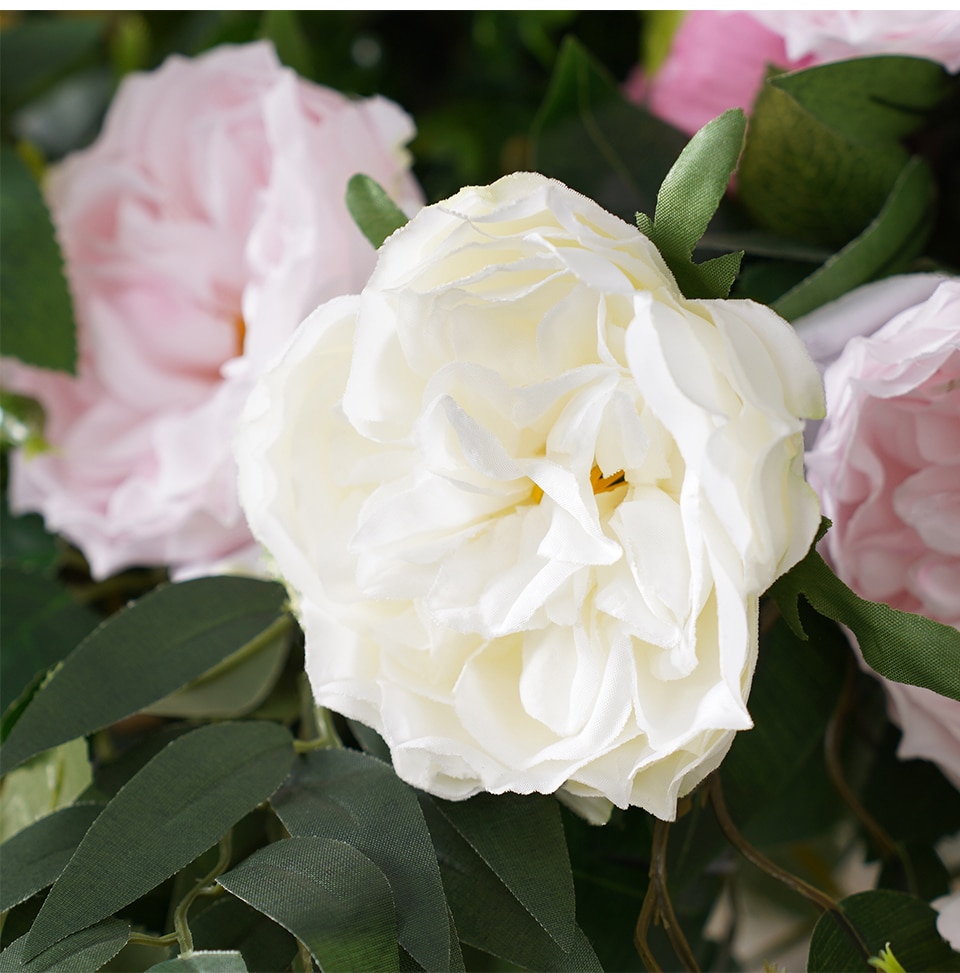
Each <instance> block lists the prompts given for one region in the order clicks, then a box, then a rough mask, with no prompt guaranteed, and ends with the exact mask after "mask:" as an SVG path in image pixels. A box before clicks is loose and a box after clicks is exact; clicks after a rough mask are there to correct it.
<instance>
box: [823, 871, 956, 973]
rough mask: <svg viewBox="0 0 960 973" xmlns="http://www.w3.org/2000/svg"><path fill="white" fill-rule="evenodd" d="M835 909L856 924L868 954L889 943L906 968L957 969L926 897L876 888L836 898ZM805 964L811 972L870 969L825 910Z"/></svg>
mask: <svg viewBox="0 0 960 973" xmlns="http://www.w3.org/2000/svg"><path fill="white" fill-rule="evenodd" d="M840 908H841V909H843V911H844V912H845V913H846V915H847V917H848V918H849V919H850V921H851V922H852V923H853V924H854V926H856V928H857V931H858V932H859V933H860V935H861V937H862V938H863V940H864V942H865V944H866V946H867V948H868V949H869V950H870V951H871V952H870V955H871V956H876V955H877V954H878V953H879V952H880V950H881V949H883V948H884V947H885V946H886V945H887V944H888V943H889V945H890V948H891V949H892V950H893V954H894V956H896V958H897V961H898V962H899V963H900V965H901V966H902V967H903V968H904V969H905V970H909V971H910V973H926V971H933V970H937V971H941V973H947V971H956V970H960V954H958V953H955V952H954V951H953V950H952V949H951V948H950V947H949V946H948V945H947V943H946V942H944V940H943V939H941V938H940V935H939V933H938V932H937V927H936V922H937V913H936V911H935V910H934V909H932V908H931V907H930V906H929V905H927V903H926V902H923V901H922V900H920V899H917V898H915V897H914V896H912V895H906V894H905V893H903V892H891V891H889V890H887V889H877V890H874V891H871V892H858V893H857V894H856V895H851V896H848V897H847V898H845V899H843V900H841V902H840ZM807 969H808V970H810V973H826V971H830V973H844V971H848V970H849V971H851V973H853V971H856V973H863V971H866V970H872V969H873V968H872V967H870V966H867V964H866V963H865V962H864V957H863V956H861V955H860V952H859V950H857V948H856V947H855V946H854V944H853V943H851V941H850V939H849V938H848V937H847V935H846V933H845V931H844V930H843V929H842V928H841V927H840V925H839V924H838V923H837V921H836V919H835V918H834V917H833V915H831V913H829V912H826V913H824V914H823V915H822V916H821V917H820V921H819V922H818V923H817V925H816V928H815V929H814V930H813V939H812V940H811V941H810V956H809V959H808V960H807Z"/></svg>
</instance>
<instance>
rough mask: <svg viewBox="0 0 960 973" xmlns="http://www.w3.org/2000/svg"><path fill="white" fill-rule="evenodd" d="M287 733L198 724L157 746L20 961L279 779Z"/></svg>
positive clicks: (162, 874) (78, 925)
mask: <svg viewBox="0 0 960 973" xmlns="http://www.w3.org/2000/svg"><path fill="white" fill-rule="evenodd" d="M292 761H293V746H292V740H291V738H290V734H289V733H288V732H287V731H286V730H285V729H284V728H283V727H282V726H279V725H278V724H276V723H220V724H213V725H208V726H202V727H200V728H199V729H196V730H194V731H193V732H192V733H188V734H187V735H186V736H182V737H180V738H179V739H177V740H174V741H173V742H172V743H171V744H170V745H169V746H167V747H166V748H165V749H164V750H161V751H160V753H159V754H157V756H156V757H154V758H153V760H151V761H150V763H148V764H147V765H146V766H145V767H144V768H143V769H142V770H141V771H140V772H139V773H138V774H137V775H136V776H134V777H133V778H132V779H131V780H130V781H129V783H128V784H127V785H126V786H125V787H124V788H123V789H122V790H121V791H120V792H119V793H118V794H117V796H116V797H114V798H113V800H112V801H111V802H110V803H109V804H108V805H107V806H106V807H105V808H104V809H103V811H102V812H101V813H100V816H99V817H98V818H97V820H96V821H95V822H94V823H93V825H92V826H91V827H90V830H89V831H88V832H87V834H86V836H85V837H84V839H83V841H81V842H80V846H79V847H78V848H77V850H76V852H75V853H74V855H73V857H72V858H71V859H70V861H69V862H68V863H67V866H66V868H65V869H64V870H63V873H62V874H61V876H60V878H59V879H58V880H57V882H56V884H55V885H54V886H53V888H52V889H51V890H50V894H49V895H48V896H47V899H46V901H45V902H44V904H43V908H42V909H41V910H40V914H39V915H38V916H37V918H36V921H35V922H34V924H33V929H32V930H31V931H30V935H29V940H28V946H29V948H28V950H27V953H26V955H28V956H33V955H36V954H37V953H38V952H40V951H41V950H43V949H46V948H47V947H48V946H50V945H51V944H52V943H55V942H57V940H59V939H61V938H62V937H63V936H67V935H69V934H70V933H72V932H75V931H76V930H78V929H83V928H84V927H86V926H88V925H90V924H91V923H93V922H96V921H97V920H99V919H102V918H104V917H105V916H109V915H111V914H112V913H114V912H116V911H117V910H118V909H121V908H123V907H124V906H125V905H127V904H128V903H130V902H133V901H134V900H135V899H137V898H139V897H140V896H141V895H143V894H144V893H145V892H148V891H150V889H152V888H154V886H156V885H158V884H159V883H160V882H162V881H163V880H164V879H166V878H168V877H169V876H171V875H173V874H174V872H176V871H178V870H179V869H180V868H183V866H184V865H187V864H189V862H191V861H192V860H193V859H194V858H196V857H197V855H199V854H201V853H202V852H203V851H205V850H206V849H207V848H209V847H210V846H211V845H213V844H215V843H216V842H217V841H219V839H220V837H221V836H222V835H223V834H224V833H225V832H226V831H227V830H228V829H229V828H230V827H232V826H233V825H234V824H235V823H236V822H237V821H239V820H240V818H242V817H243V816H244V815H245V814H247V813H248V812H249V811H252V810H253V808H255V807H256V806H257V805H258V804H259V803H260V802H261V801H264V800H266V799H267V798H268V797H269V796H270V795H271V794H272V793H273V792H274V791H275V790H276V789H277V787H279V786H280V784H281V783H282V782H283V779H284V777H286V775H287V771H288V770H289V768H290V764H291V762H292Z"/></svg>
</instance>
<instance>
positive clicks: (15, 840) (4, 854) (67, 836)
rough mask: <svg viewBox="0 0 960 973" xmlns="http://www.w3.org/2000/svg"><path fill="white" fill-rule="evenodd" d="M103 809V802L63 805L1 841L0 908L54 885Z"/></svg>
mask: <svg viewBox="0 0 960 973" xmlns="http://www.w3.org/2000/svg"><path fill="white" fill-rule="evenodd" d="M102 810H103V805H102V804H74V805H72V806H71V807H65V808H61V809H60V810H59V811H54V812H53V814H48V815H47V816H46V817H44V818H41V819H40V820H39V821H37V822H36V823H34V824H32V825H30V827H28V828H24V830H23V831H20V832H18V833H17V834H15V835H14V836H13V837H12V838H10V839H9V840H8V841H5V842H4V843H3V845H0V858H2V860H3V884H2V886H0V912H6V911H7V909H10V908H12V907H13V906H15V905H18V904H19V903H20V902H25V901H26V900H27V899H29V898H30V896H31V895H33V894H34V893H35V892H39V891H40V889H44V888H46V887H47V886H48V885H52V884H53V883H54V882H55V881H56V880H57V879H58V878H59V877H60V873H61V872H62V871H63V868H64V866H65V865H66V864H67V862H68V861H69V860H70V856H71V855H73V853H74V851H76V848H77V845H79V844H80V840H81V839H82V838H83V836H84V835H85V834H86V833H87V831H88V830H89V828H90V825H91V824H93V822H94V821H95V820H96V819H97V815H99V814H100V812H101V811H102Z"/></svg>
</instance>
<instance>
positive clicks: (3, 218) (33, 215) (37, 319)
mask: <svg viewBox="0 0 960 973" xmlns="http://www.w3.org/2000/svg"><path fill="white" fill-rule="evenodd" d="M0 225H2V226H3V234H2V235H0V318H2V320H3V353H4V354H5V355H12V356H13V357H14V358H19V359H20V360H21V361H22V362H26V363H27V364H28V365H39V366H40V367H42V368H54V369H57V370H59V371H64V372H71V373H72V372H76V368H77V342H76V335H75V329H74V323H73V306H72V304H71V302H70V294H69V293H68V291H67V281H66V278H65V277H64V275H63V257H62V256H61V254H60V246H59V244H58V243H57V240H56V237H55V236H54V232H53V224H52V223H51V222H50V214H49V213H48V211H47V207H46V204H45V203H44V201H43V196H42V195H41V193H40V187H39V186H38V185H37V184H36V182H35V181H34V178H33V176H31V175H30V173H29V171H28V170H27V167H26V166H25V165H24V164H23V162H21V161H20V158H19V156H18V155H17V154H16V152H14V151H13V150H12V149H9V148H3V149H0Z"/></svg>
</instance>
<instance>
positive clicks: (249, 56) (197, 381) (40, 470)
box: [3, 43, 422, 577]
mask: <svg viewBox="0 0 960 973" xmlns="http://www.w3.org/2000/svg"><path fill="white" fill-rule="evenodd" d="M413 131H414V129H413V124H412V122H411V121H410V119H409V117H408V116H407V115H406V114H405V113H404V112H403V111H401V110H400V109H399V108H398V107H397V106H396V105H394V104H393V103H391V102H389V101H386V100H385V99H383V98H379V97H377V98H370V99H365V100H350V99H348V98H346V97H344V96H343V95H341V94H339V93H337V92H335V91H332V90H330V89H327V88H322V87H320V86H318V85H315V84H310V83H308V82H306V81H304V80H302V79H301V78H299V77H297V75H296V74H294V73H293V72H292V71H290V70H288V69H286V68H284V67H282V66H281V65H280V63H279V61H278V60H277V57H276V54H275V53H274V51H273V48H272V47H271V46H270V45H268V44H266V43H259V44H252V45H248V46H244V47H224V48H220V49H217V50H214V51H211V52H209V53H208V54H205V55H204V56H202V57H198V58H196V59H194V60H185V59H183V58H180V57H171V58H170V59H169V60H168V61H167V62H166V63H165V64H164V65H163V66H162V67H161V68H160V69H159V70H157V71H156V72H154V73H152V74H148V75H134V76H131V77H129V78H128V79H127V80H126V81H125V82H124V83H123V85H122V86H121V89H120V91H119V93H118V94H117V97H116V99H115V100H114V102H113V105H112V106H111V109H110V112H109V114H108V116H107V119H106V123H105V125H104V130H103V132H102V134H101V135H100V137H99V139H98V140H97V141H96V142H95V143H94V145H92V146H91V147H90V148H89V149H87V150H85V151H83V152H78V153H76V154H75V155H73V156H71V157H70V158H68V159H67V160H66V161H65V162H64V163H62V164H61V165H59V166H57V167H56V168H55V169H54V170H53V171H52V172H51V174H50V178H49V184H48V186H47V197H48V202H49V205H50V208H51V212H52V216H53V220H54V223H55V225H56V228H57V232H58V235H59V237H60V241H61V244H62V246H63V251H64V256H65V261H66V271H67V277H68V280H69V283H70V287H71V291H72V293H73V299H74V309H75V314H76V319H77V326H78V340H79V347H80V362H79V368H78V375H77V377H76V378H72V377H70V376H68V375H65V374H60V373H54V372H49V371H45V370H42V369H37V368H30V367H27V366H24V365H22V364H20V363H18V362H14V361H9V360H8V361H5V362H4V373H3V384H4V386H5V387H6V388H7V389H10V390H12V391H17V392H21V393H24V394H28V395H32V396H34V397H36V398H37V399H39V400H40V402H41V403H42V404H43V406H44V409H45V410H46V414H47V425H46V438H47V440H48V441H49V442H50V443H51V446H52V448H51V449H50V450H49V451H47V452H45V453H42V454H40V455H38V456H35V457H33V458H28V457H26V456H25V455H22V454H20V455H15V456H14V457H13V468H12V477H11V484H10V498H11V505H12V507H13V508H14V509H15V510H16V511H18V512H23V511H28V510H36V511H39V512H41V513H42V514H43V515H44V517H45V519H46V522H47V526H48V527H49V528H50V529H52V530H55V531H59V532H62V533H63V534H64V535H65V536H66V537H68V538H69V539H70V540H71V541H73V542H74V543H75V544H77V545H78V546H79V547H80V548H81V549H82V550H83V551H84V553H85V554H86V555H87V558H88V560H89V562H90V566H91V571H92V573H93V574H94V576H95V577H103V576H106V575H108V574H111V573H113V572H114V571H117V570H118V569H121V568H124V567H127V566H130V565H135V564H169V565H171V566H173V567H174V569H176V570H177V571H179V572H180V573H187V574H189V573H196V572H197V571H202V570H203V567H204V565H209V564H212V563H214V562H216V561H218V560H220V559H223V558H236V557H239V558H241V559H243V557H244V556H245V555H246V554H247V551H248V548H250V545H251V544H252V539H251V537H250V534H249V532H248V530H247V526H246V522H245V520H244V517H243V514H242V512H241V510H240V506H239V504H238V501H237V497H236V488H235V479H236V473H235V469H234V465H233V460H232V457H231V452H230V440H231V436H232V430H233V425H234V421H235V418H236V416H237V415H238V413H239V411H240V409H241V406H242V404H243V402H244V401H245V399H246V396H247V394H248V391H249V389H250V387H251V386H252V384H253V382H254V380H255V379H256V377H257V376H258V375H259V374H260V372H261V371H262V369H263V367H264V365H265V364H266V363H267V362H268V361H270V359H272V358H273V357H274V355H275V354H276V353H277V352H278V351H279V349H280V348H281V347H282V346H283V345H284V344H285V342H286V339H287V338H288V337H289V336H290V334H291V333H292V332H293V330H294V328H295V327H296V325H297V324H298V323H299V322H300V320H301V319H302V318H304V317H305V316H306V315H307V314H308V313H309V312H310V311H311V310H312V309H313V308H314V307H315V306H316V305H317V304H319V303H321V302H324V301H327V300H329V299H330V298H332V297H334V296H337V295H340V294H343V293H347V292H352V291H358V290H359V289H360V288H361V287H362V286H363V285H364V283H365V282H366V279H367V277H368V276H369V274H370V272H371V271H372V269H373V266H374V263H375V252H374V249H373V247H371V246H370V244H369V243H368V242H367V241H366V240H365V239H364V237H363V236H362V234H361V233H360V231H359V230H358V229H357V228H356V227H355V225H354V223H353V220H352V219H351V218H350V215H349V213H348V212H347V209H346V205H345V202H344V195H345V191H346V185H347V181H348V180H349V178H350V177H351V176H352V175H353V174H354V173H356V172H366V173H369V174H370V175H371V176H373V177H374V178H375V179H377V180H378V181H379V182H380V183H382V184H383V185H384V187H385V188H386V189H387V190H388V192H390V193H391V194H392V195H393V196H394V198H395V199H397V200H398V202H399V203H400V204H401V205H402V206H403V207H404V208H405V209H407V210H408V211H409V212H413V211H415V210H416V209H417V208H418V207H419V204H420V203H421V202H422V199H421V195H420V192H419V189H418V187H417V186H416V183H415V182H414V181H413V179H412V177H411V176H410V174H409V172H408V165H409V157H408V154H407V152H406V150H405V149H404V146H405V144H406V143H407V141H409V139H410V138H411V136H412V135H413Z"/></svg>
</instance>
